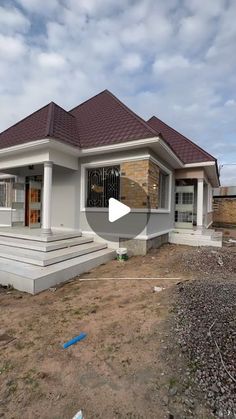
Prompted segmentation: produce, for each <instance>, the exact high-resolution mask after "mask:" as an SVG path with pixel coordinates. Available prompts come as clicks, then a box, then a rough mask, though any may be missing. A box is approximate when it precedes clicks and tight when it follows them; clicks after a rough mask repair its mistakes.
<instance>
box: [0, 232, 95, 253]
mask: <svg viewBox="0 0 236 419" xmlns="http://www.w3.org/2000/svg"><path fill="white" fill-rule="evenodd" d="M91 242H93V238H92V237H80V236H78V237H75V238H72V239H68V238H67V239H61V240H53V241H51V242H44V241H36V240H30V239H21V238H17V237H8V236H1V235H0V246H9V247H16V248H21V249H30V250H37V251H39V252H51V251H52V250H58V249H63V248H68V247H73V246H77V245H79V244H85V243H91ZM9 251H10V250H9Z"/></svg>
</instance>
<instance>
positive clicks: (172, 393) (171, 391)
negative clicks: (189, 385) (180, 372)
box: [169, 387, 178, 396]
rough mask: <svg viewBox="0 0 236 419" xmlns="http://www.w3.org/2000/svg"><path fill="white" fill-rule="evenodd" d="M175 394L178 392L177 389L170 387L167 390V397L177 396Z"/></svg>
mask: <svg viewBox="0 0 236 419" xmlns="http://www.w3.org/2000/svg"><path fill="white" fill-rule="evenodd" d="M177 392H178V389H177V387H171V388H170V389H169V395H170V396H175V395H176V394H177Z"/></svg>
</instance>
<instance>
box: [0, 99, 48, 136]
mask: <svg viewBox="0 0 236 419" xmlns="http://www.w3.org/2000/svg"><path fill="white" fill-rule="evenodd" d="M51 103H52V102H49V103H47V105H44V106H42V108H39V109H36V111H34V112H32V113H30V114H29V115H27V116H25V117H24V118H22V119H20V120H19V121H17V122H15V124H13V125H11V126H10V127H8V128H6V129H5V130H3V131H1V132H0V138H1V135H2V134H3V133H5V132H6V131H8V130H9V129H11V128H13V127H15V126H16V125H18V124H20V123H21V122H23V121H25V120H26V119H28V118H30V117H31V116H32V115H34V114H36V113H37V112H39V111H41V110H42V109H45V108H46V107H47V106H49V105H50V104H51Z"/></svg>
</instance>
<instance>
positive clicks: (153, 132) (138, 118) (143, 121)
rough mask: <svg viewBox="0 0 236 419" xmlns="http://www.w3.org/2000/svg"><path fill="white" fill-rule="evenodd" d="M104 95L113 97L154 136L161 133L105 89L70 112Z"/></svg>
mask: <svg viewBox="0 0 236 419" xmlns="http://www.w3.org/2000/svg"><path fill="white" fill-rule="evenodd" d="M103 93H106V94H108V95H109V96H111V97H112V98H113V99H114V100H115V101H116V102H117V103H118V104H119V105H120V106H122V108H123V109H124V110H125V111H126V112H128V113H129V114H130V115H132V116H134V117H135V118H136V119H137V120H138V121H139V122H140V123H141V124H143V125H144V126H145V128H147V129H148V130H149V131H150V132H151V133H152V134H154V135H158V134H159V133H158V132H157V131H156V130H155V129H154V128H152V127H150V125H148V123H147V122H146V121H145V120H144V119H142V118H141V117H140V116H139V115H137V114H136V113H135V112H134V111H132V109H130V108H129V107H128V106H126V105H125V104H124V103H123V102H121V100H120V99H118V98H117V97H116V96H115V95H114V94H113V93H111V92H110V90H108V89H105V90H102V91H101V92H99V93H97V94H96V95H95V96H92V97H90V98H89V99H87V100H85V101H84V102H82V103H80V104H79V105H77V106H75V108H73V109H71V110H70V111H69V112H73V111H74V110H75V109H78V108H79V107H80V106H83V105H84V104H85V103H87V102H89V101H90V100H93V99H94V98H96V97H97V96H99V95H102V94H103Z"/></svg>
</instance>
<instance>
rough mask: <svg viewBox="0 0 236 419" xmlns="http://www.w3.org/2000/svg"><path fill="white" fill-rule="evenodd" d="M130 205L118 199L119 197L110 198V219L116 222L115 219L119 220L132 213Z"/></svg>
mask: <svg viewBox="0 0 236 419" xmlns="http://www.w3.org/2000/svg"><path fill="white" fill-rule="evenodd" d="M130 211H131V210H130V207H128V205H125V204H122V202H120V201H117V199H114V198H110V199H109V217H108V219H109V221H110V223H114V221H117V220H119V219H120V218H122V217H124V216H125V215H127V214H129V213H130Z"/></svg>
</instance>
